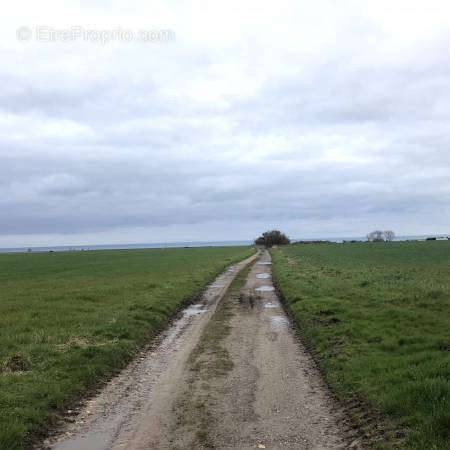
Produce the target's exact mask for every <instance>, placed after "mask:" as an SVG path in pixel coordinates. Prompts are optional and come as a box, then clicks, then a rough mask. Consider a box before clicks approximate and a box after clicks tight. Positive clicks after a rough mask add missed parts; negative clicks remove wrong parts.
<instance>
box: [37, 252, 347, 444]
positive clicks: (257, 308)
mask: <svg viewBox="0 0 450 450" xmlns="http://www.w3.org/2000/svg"><path fill="white" fill-rule="evenodd" d="M237 274H238V275H237ZM236 275H237V276H236ZM73 414H74V415H73V418H72V419H71V420H72V422H71V423H68V424H67V425H66V426H65V427H64V430H63V432H61V433H60V434H59V435H58V436H56V437H53V438H52V439H49V440H48V441H47V442H46V443H45V445H46V448H53V449H57V450H72V449H89V450H97V449H98V450H103V449H166V448H167V449H197V448H221V449H247V448H248V449H251V448H267V449H278V448H279V449H282V448H295V449H336V448H348V443H349V433H348V432H347V430H348V427H347V423H348V421H347V418H346V417H345V415H344V414H343V413H342V411H341V410H340V409H339V407H338V406H337V405H336V403H335V402H334V401H333V399H332V397H331V396H330V395H329V393H328V391H327V389H326V387H325V385H324V383H323V381H322V379H321V377H320V375H319V373H318V372H317V370H316V368H315V366H314V363H313V361H312V360H311V358H310V357H309V356H308V354H307V352H306V351H305V350H304V348H303V347H302V345H301V344H300V343H299V341H298V339H297V337H296V335H295V332H294V331H293V328H292V327H291V324H290V322H289V319H288V318H287V316H286V314H285V312H284V310H283V309H282V307H281V305H280V303H279V300H278V298H277V295H276V293H275V290H274V287H273V283H272V273H271V261H270V255H269V253H268V252H261V253H259V254H258V255H256V256H253V257H251V258H249V259H247V260H245V261H243V262H241V263H239V264H237V265H235V266H232V267H231V268H230V269H228V270H227V271H226V272H225V273H223V274H222V275H221V276H219V277H218V278H217V279H216V280H215V282H214V283H213V284H211V285H210V286H209V287H208V289H207V290H206V292H205V294H204V296H203V298H202V301H201V302H199V303H198V304H196V305H192V306H190V307H188V308H187V309H186V310H185V311H184V312H183V314H182V316H181V317H180V318H179V319H178V320H177V321H175V322H174V323H173V325H172V326H171V327H170V328H169V329H168V330H167V331H166V332H165V333H164V334H163V335H162V336H161V338H160V339H159V341H158V342H157V343H156V344H155V345H154V347H153V348H152V349H149V350H147V351H146V352H143V353H142V355H141V356H140V357H139V358H138V359H137V360H136V361H135V362H134V363H132V364H130V365H129V366H128V367H127V368H126V369H125V370H124V371H123V372H122V373H121V374H120V375H119V376H118V377H116V378H115V379H113V380H112V381H111V382H110V383H109V384H108V385H107V386H106V387H105V388H104V389H103V390H102V391H101V392H100V393H99V394H98V395H97V396H96V397H94V398H93V399H91V400H89V401H88V402H87V403H86V405H84V406H83V407H82V408H81V409H80V410H79V411H74V412H73Z"/></svg>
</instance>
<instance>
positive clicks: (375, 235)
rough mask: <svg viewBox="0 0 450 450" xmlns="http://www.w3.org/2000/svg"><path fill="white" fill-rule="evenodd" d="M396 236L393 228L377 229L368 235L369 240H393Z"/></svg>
mask: <svg viewBox="0 0 450 450" xmlns="http://www.w3.org/2000/svg"><path fill="white" fill-rule="evenodd" d="M394 238H395V233H394V232H393V231H392V230H386V231H381V230H375V231H372V232H371V233H369V234H368V235H367V240H368V241H370V242H391V241H393V240H394Z"/></svg>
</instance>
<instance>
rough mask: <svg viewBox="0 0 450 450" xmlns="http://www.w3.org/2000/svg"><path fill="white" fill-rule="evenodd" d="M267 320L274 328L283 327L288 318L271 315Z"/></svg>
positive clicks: (286, 323)
mask: <svg viewBox="0 0 450 450" xmlns="http://www.w3.org/2000/svg"><path fill="white" fill-rule="evenodd" d="M269 320H270V325H271V326H272V328H275V329H280V328H285V327H286V326H287V325H288V323H289V320H288V319H287V318H286V317H284V316H271V317H270V318H269Z"/></svg>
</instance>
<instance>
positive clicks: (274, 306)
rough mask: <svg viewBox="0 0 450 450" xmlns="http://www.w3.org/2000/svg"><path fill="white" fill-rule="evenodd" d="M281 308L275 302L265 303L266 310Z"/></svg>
mask: <svg viewBox="0 0 450 450" xmlns="http://www.w3.org/2000/svg"><path fill="white" fill-rule="evenodd" d="M279 307H280V305H279V304H278V303H275V302H267V303H264V308H279Z"/></svg>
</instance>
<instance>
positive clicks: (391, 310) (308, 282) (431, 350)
mask: <svg viewBox="0 0 450 450" xmlns="http://www.w3.org/2000/svg"><path fill="white" fill-rule="evenodd" d="M272 256H273V261H274V275H275V278H276V283H277V285H278V287H279V289H280V290H281V293H282V295H283V296H284V301H285V303H286V305H287V307H288V309H289V310H290V312H291V313H292V315H293V317H294V318H295V320H296V321H297V322H298V324H299V326H300V331H301V333H302V334H303V336H304V339H305V341H306V342H308V344H309V345H310V347H311V348H312V350H313V352H315V354H316V355H317V359H318V361H319V364H320V366H321V368H322V369H323V372H324V374H325V376H326V378H327V381H328V382H329V383H330V385H331V386H332V387H333V389H334V390H335V392H336V393H337V395H338V397H340V398H341V399H342V400H344V402H345V403H346V404H347V405H349V406H351V405H353V408H350V410H351V411H352V415H353V419H354V420H355V422H356V423H358V424H359V425H360V426H362V427H363V428H365V429H366V431H367V432H368V433H369V434H372V436H373V437H374V438H375V437H376V436H380V435H382V434H384V437H385V439H387V441H384V443H383V442H382V441H378V442H377V443H375V442H372V444H371V445H372V446H380V447H388V448H391V447H394V446H396V448H398V447H400V448H417V449H427V450H430V449H444V448H450V444H449V440H450V435H449V432H450V353H449V351H450V242H447V241H443V242H397V243H389V244H384V243H357V244H319V245H299V244H297V245H290V246H286V247H283V248H280V249H274V250H272ZM316 352H317V353H316ZM358 405H359V406H358ZM361 405H363V407H361ZM368 410H370V411H371V414H370V416H367V413H366V412H365V411H368ZM370 417H372V420H371V419H370ZM374 418H375V420H373V419H374Z"/></svg>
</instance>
